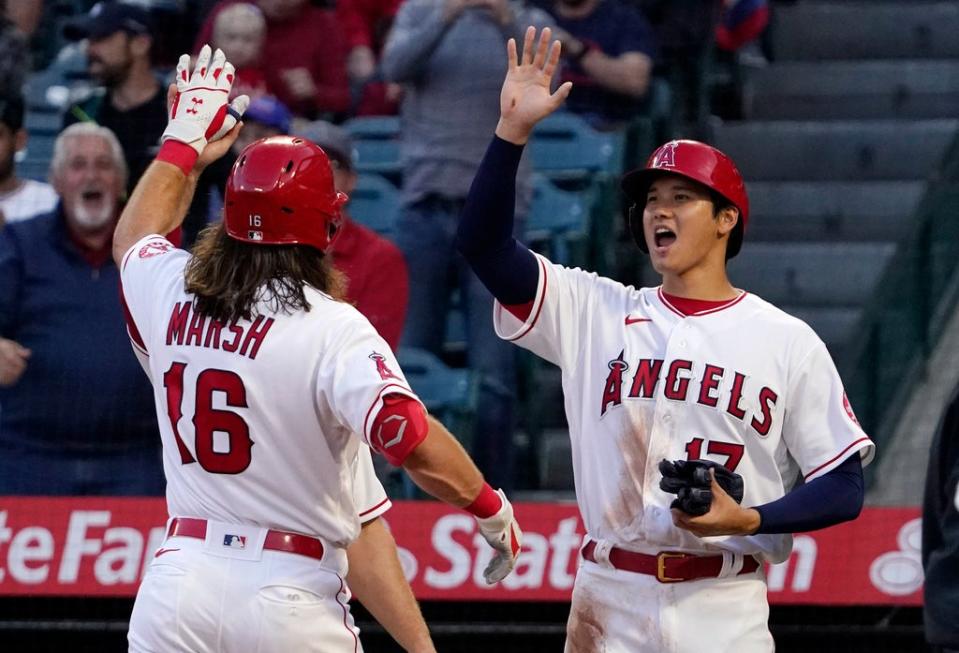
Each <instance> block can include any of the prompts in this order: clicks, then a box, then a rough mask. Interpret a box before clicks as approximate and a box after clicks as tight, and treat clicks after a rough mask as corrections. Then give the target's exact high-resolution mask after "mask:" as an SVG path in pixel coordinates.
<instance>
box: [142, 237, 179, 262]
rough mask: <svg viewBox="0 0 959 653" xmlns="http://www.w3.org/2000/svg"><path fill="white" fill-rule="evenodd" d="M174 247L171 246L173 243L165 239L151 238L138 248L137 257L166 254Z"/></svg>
mask: <svg viewBox="0 0 959 653" xmlns="http://www.w3.org/2000/svg"><path fill="white" fill-rule="evenodd" d="M174 249H176V248H175V247H174V246H173V244H172V243H170V242H169V241H167V240H151V241H150V242H148V243H147V244H146V245H144V246H143V247H141V248H140V251H138V252H137V256H138V257H139V258H152V257H154V256H160V255H161V254H166V253H167V252H170V251H172V250H174Z"/></svg>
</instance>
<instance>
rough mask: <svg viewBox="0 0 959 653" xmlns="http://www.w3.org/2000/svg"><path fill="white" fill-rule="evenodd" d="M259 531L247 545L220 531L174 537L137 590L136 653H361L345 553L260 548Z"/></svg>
mask: <svg viewBox="0 0 959 653" xmlns="http://www.w3.org/2000/svg"><path fill="white" fill-rule="evenodd" d="M246 528H249V527H246ZM211 530H212V529H211ZM231 530H232V531H236V530H237V529H236V527H231ZM259 530H262V529H250V532H249V533H247V534H245V536H246V539H245V548H243V549H234V548H231V547H229V546H226V545H224V541H223V536H222V534H217V533H213V534H211V536H209V537H207V539H206V541H204V540H201V539H195V538H188V537H170V538H167V540H166V541H165V542H164V543H163V545H162V546H161V547H160V549H158V550H157V552H156V553H155V554H154V558H153V560H152V561H151V563H150V566H149V568H148V569H147V572H146V574H145V575H144V578H143V583H142V584H141V585H140V590H139V592H137V598H136V603H135V604H134V606H133V614H132V616H131V618H130V631H129V633H128V636H127V639H128V641H129V645H130V648H129V650H130V651H131V653H146V652H150V653H174V652H175V653H181V652H182V653H187V652H189V653H290V652H291V651H297V652H303V653H341V652H349V653H359V652H361V651H362V650H363V648H362V646H361V644H360V642H359V629H358V628H356V627H355V626H354V624H353V617H352V615H351V614H350V608H349V603H348V601H349V599H350V591H349V589H348V588H347V586H346V582H345V581H344V579H343V574H344V573H345V554H343V555H341V556H340V558H339V560H338V561H337V562H336V564H334V563H332V562H331V563H330V564H327V560H326V557H327V556H326V555H324V560H322V561H321V560H315V559H313V558H309V557H306V556H302V555H298V554H295V553H285V552H280V551H270V550H263V549H262V545H258V544H257V542H262V538H261V537H258V536H257V533H256V531H259ZM231 537H232V536H231ZM338 553H339V554H342V550H339V551H338Z"/></svg>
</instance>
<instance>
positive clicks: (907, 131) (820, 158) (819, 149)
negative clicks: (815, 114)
mask: <svg viewBox="0 0 959 653" xmlns="http://www.w3.org/2000/svg"><path fill="white" fill-rule="evenodd" d="M957 126H959V121H956V120H921V121H897V120H868V121H834V122H805V121H803V122H800V121H769V122H758V121H757V122H735V123H726V124H722V125H719V126H717V127H716V128H715V130H714V137H713V141H714V144H715V145H716V147H718V148H719V149H721V150H723V151H724V152H726V153H727V154H728V155H729V156H731V157H732V158H733V160H734V161H736V164H737V165H738V166H739V169H740V170H741V171H742V173H743V175H744V176H745V177H746V180H747V182H748V181H752V180H757V181H769V180H800V179H801V180H822V181H834V180H840V179H845V180H863V181H865V180H880V179H886V180H910V179H911V180H918V179H926V178H927V177H928V176H929V175H930V174H931V173H932V172H933V170H934V169H935V168H936V166H938V165H939V162H940V160H941V158H942V155H943V152H944V151H945V149H946V147H947V146H948V145H949V144H950V143H951V142H952V140H953V138H954V137H955V134H956V129H957Z"/></svg>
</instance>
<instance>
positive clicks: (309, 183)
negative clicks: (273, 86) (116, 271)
mask: <svg viewBox="0 0 959 653" xmlns="http://www.w3.org/2000/svg"><path fill="white" fill-rule="evenodd" d="M189 68H190V60H189V57H188V56H187V55H184V56H183V57H181V59H180V63H179V65H178V67H177V84H176V87H175V88H173V87H171V96H170V99H171V110H170V120H169V124H168V126H167V128H166V131H165V132H164V135H163V139H162V145H161V148H160V152H159V154H158V155H157V159H156V161H154V162H153V163H152V164H151V165H150V167H149V168H148V170H147V171H146V172H145V174H144V175H143V177H142V179H141V180H140V181H139V183H138V184H137V186H136V189H135V191H134V193H133V195H132V197H131V199H130V201H129V203H128V204H127V205H126V207H125V209H124V211H123V213H122V215H121V218H120V221H119V223H118V225H117V229H116V233H115V235H114V242H113V255H114V258H115V260H116V261H117V264H118V266H119V267H120V269H121V281H122V286H123V287H122V291H123V297H124V300H125V303H126V306H127V307H128V313H129V315H128V329H129V332H130V336H131V341H132V342H133V345H134V348H135V350H136V351H137V353H138V355H139V356H140V357H141V361H142V362H143V363H144V367H145V369H146V371H147V373H148V375H149V376H150V379H151V380H152V382H153V386H154V393H155V399H156V409H157V419H158V420H159V424H160V430H161V437H162V440H163V456H164V459H163V465H164V471H165V474H166V478H167V504H168V508H169V514H170V520H169V523H168V527H167V528H168V530H167V534H168V537H167V539H166V540H165V541H164V543H163V546H162V548H161V549H159V550H158V551H157V552H156V554H155V557H154V559H153V560H152V562H151V564H150V566H149V568H148V570H147V572H146V574H145V577H144V580H143V583H142V585H141V587H140V590H139V592H138V595H137V601H136V605H135V607H134V611H133V615H132V618H131V625H130V633H129V642H130V650H131V651H163V652H167V651H191V652H213V651H240V652H245V651H261V652H270V651H275V652H281V651H282V652H284V653H285V652H289V651H323V652H325V653H327V652H335V651H354V652H355V651H358V650H361V646H360V644H359V640H358V638H357V629H356V628H355V626H354V625H353V620H352V617H351V615H350V612H349V606H348V604H347V601H348V600H349V598H350V596H351V588H353V589H355V590H356V591H357V595H358V598H359V599H360V600H361V601H363V602H364V603H367V605H368V607H370V609H371V612H372V613H373V614H374V615H376V616H378V617H380V618H381V620H383V615H385V616H386V619H385V620H383V621H384V626H386V627H387V629H388V630H390V632H391V633H392V634H393V635H394V636H395V637H396V639H397V640H398V641H400V642H401V643H402V644H404V646H406V647H407V648H408V649H411V650H423V651H427V650H432V645H431V644H430V643H429V638H428V633H426V637H425V640H424V637H422V635H423V631H425V628H421V627H419V626H418V622H419V623H421V622H422V620H421V619H419V620H417V618H416V617H418V615H404V614H402V612H403V611H404V610H405V606H408V605H409V604H410V603H411V602H412V597H411V595H408V594H407V595H406V598H404V594H403V589H404V588H402V587H400V583H401V582H402V583H405V580H403V578H402V574H401V573H400V572H399V567H398V564H397V563H396V559H395V558H396V555H395V550H393V549H384V546H386V545H391V544H392V540H389V539H388V538H386V537H385V535H388V534H384V531H383V528H382V524H379V526H377V523H376V522H374V523H372V524H369V523H368V525H367V526H363V527H361V523H362V522H364V521H367V520H368V518H369V517H370V516H376V515H378V514H380V513H381V512H382V511H383V510H384V509H385V508H386V507H387V505H388V504H387V502H386V498H385V495H384V493H383V490H382V487H381V486H380V485H379V484H378V483H377V482H376V481H375V479H374V478H373V476H372V474H371V471H370V465H369V457H368V455H367V452H366V449H365V447H366V446H367V445H368V446H369V447H371V448H372V449H374V450H376V451H378V452H379V453H381V454H382V455H384V456H385V457H386V458H387V460H389V461H390V462H391V463H393V464H394V465H402V466H403V467H404V468H405V469H406V471H407V472H408V473H409V474H410V475H411V477H412V478H413V480H414V481H415V482H416V483H417V484H418V485H419V486H420V487H421V488H423V489H424V490H425V491H426V492H428V493H430V494H432V495H433V496H436V497H438V498H440V499H442V500H444V501H447V502H449V503H451V504H453V505H456V506H461V507H464V508H465V509H466V510H467V511H469V512H470V513H471V514H473V515H474V516H475V517H476V518H477V520H478V522H479V531H480V532H481V533H482V535H483V536H484V537H485V538H486V540H487V541H488V542H490V544H491V545H492V546H493V548H494V550H493V552H492V553H491V554H490V562H489V565H488V566H487V568H486V574H485V575H486V580H487V582H489V583H495V582H498V581H499V580H501V579H502V578H504V577H505V576H506V575H507V574H508V573H509V571H510V570H511V569H512V568H513V566H514V565H515V560H516V555H517V554H518V552H519V548H520V537H521V533H520V530H519V528H518V526H517V525H516V522H515V520H514V519H513V515H512V508H511V506H510V504H509V502H508V501H507V500H506V497H505V496H504V495H503V493H502V492H497V491H494V490H493V489H492V488H491V487H490V486H489V485H488V484H486V483H485V482H484V481H483V477H482V475H481V474H480V472H479V471H478V470H477V469H476V467H475V465H473V462H472V461H471V460H470V459H469V457H468V456H467V455H466V453H465V452H464V451H463V449H462V447H460V446H459V444H458V443H457V442H456V440H455V439H454V438H453V437H452V436H451V435H450V434H449V433H448V432H447V431H446V430H445V429H444V428H443V427H442V425H440V424H439V423H438V422H436V421H435V420H432V419H431V418H429V417H428V416H427V415H426V412H425V410H424V409H423V406H422V404H421V403H420V401H419V400H418V399H417V397H416V395H415V394H414V393H413V391H412V390H411V389H410V387H409V385H408V383H407V381H406V379H405V378H404V376H403V372H402V370H401V369H400V367H399V366H398V365H397V363H396V359H395V358H394V357H393V354H392V352H391V351H390V348H389V347H388V346H387V344H386V343H385V342H384V341H383V340H382V338H380V337H379V336H378V335H377V334H376V332H375V330H374V329H373V328H372V327H371V326H370V323H369V322H368V321H367V320H366V319H365V318H364V317H362V316H361V315H360V313H359V312H358V311H356V310H355V309H354V308H353V307H352V306H350V305H348V304H346V303H345V302H343V301H340V300H339V299H338V297H339V296H340V295H339V293H340V289H341V286H342V280H341V278H340V277H339V275H338V273H337V272H336V270H335V269H333V268H332V265H331V263H330V260H329V258H328V257H327V255H326V252H327V251H328V249H329V247H330V245H331V243H332V242H333V241H334V240H335V238H336V233H337V229H338V226H339V224H340V207H341V206H342V205H343V204H344V203H345V201H346V199H347V198H346V196H345V195H343V194H342V193H337V192H336V191H335V189H334V186H333V175H332V171H331V169H330V165H329V161H328V159H327V157H326V155H325V153H324V152H323V150H322V149H320V148H319V147H317V146H316V145H314V144H312V143H310V142H308V141H305V140H303V139H300V138H295V137H289V136H278V137H274V138H269V139H264V140H261V141H257V142H255V143H253V144H251V145H250V146H249V147H247V148H246V149H245V150H244V151H243V152H242V153H241V154H240V156H239V158H238V160H237V162H236V164H235V165H234V167H233V170H232V171H231V173H230V177H229V179H228V180H227V185H226V190H225V194H224V200H225V210H224V220H223V223H222V224H217V225H214V226H212V227H210V228H209V229H208V230H207V231H206V232H205V233H204V234H203V236H202V237H201V239H200V240H199V241H198V243H197V245H196V247H195V249H194V252H193V255H192V256H191V255H190V254H188V253H187V252H184V251H182V250H178V249H176V248H174V247H173V245H172V244H171V243H170V242H169V241H168V240H167V239H166V238H164V237H163V236H162V235H161V234H166V233H170V232H171V231H172V230H173V229H175V228H176V227H177V226H179V225H180V224H181V222H182V220H183V217H184V214H185V212H186V207H187V206H188V205H189V203H190V198H191V195H192V191H193V189H194V188H195V184H196V179H197V177H198V176H199V174H200V172H201V171H202V170H203V168H204V167H205V166H206V165H208V164H210V163H212V162H213V161H214V160H216V159H217V158H219V157H221V156H222V155H223V154H224V153H225V152H226V151H227V150H228V149H229V147H230V145H231V144H232V143H233V141H234V140H235V139H236V136H237V134H238V133H239V129H240V126H239V125H237V120H238V117H239V115H240V114H241V113H242V111H243V109H244V108H245V106H246V102H247V100H246V98H245V97H240V98H237V99H236V100H234V101H233V104H232V105H229V106H228V105H227V99H226V98H227V97H228V95H229V92H230V87H231V84H232V81H233V76H234V70H233V66H232V65H230V64H229V63H227V62H226V61H225V58H224V56H223V54H222V52H220V51H219V50H217V51H216V52H215V53H213V54H212V55H211V52H210V48H209V47H204V48H203V49H202V50H201V52H200V54H199V55H198V57H197V60H196V64H195V66H194V68H193V71H192V73H191V71H190V69H189ZM371 528H372V530H370V529H371ZM357 556H358V558H357ZM390 556H392V560H390ZM350 559H358V560H359V562H360V563H359V564H352V565H351V564H349V562H350ZM381 562H382V563H383V564H382V565H381V564H380V563H381ZM384 565H385V568H384ZM384 572H385V575H384ZM405 590H406V592H407V593H408V587H407V588H405ZM391 601H394V603H393V604H391V603H390V602H391Z"/></svg>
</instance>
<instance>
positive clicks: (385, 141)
mask: <svg viewBox="0 0 959 653" xmlns="http://www.w3.org/2000/svg"><path fill="white" fill-rule="evenodd" d="M343 126H344V127H345V128H346V130H347V131H349V132H350V135H351V136H352V137H353V146H354V148H355V150H356V169H357V170H358V171H359V172H360V173H366V172H375V173H377V174H381V175H385V176H387V177H389V178H390V179H392V180H399V177H400V175H401V174H402V172H403V167H402V163H401V162H400V119H399V118H397V117H394V116H368V117H367V116H362V117H359V118H353V119H352V120H349V121H347V122H346V123H344V125H343Z"/></svg>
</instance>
